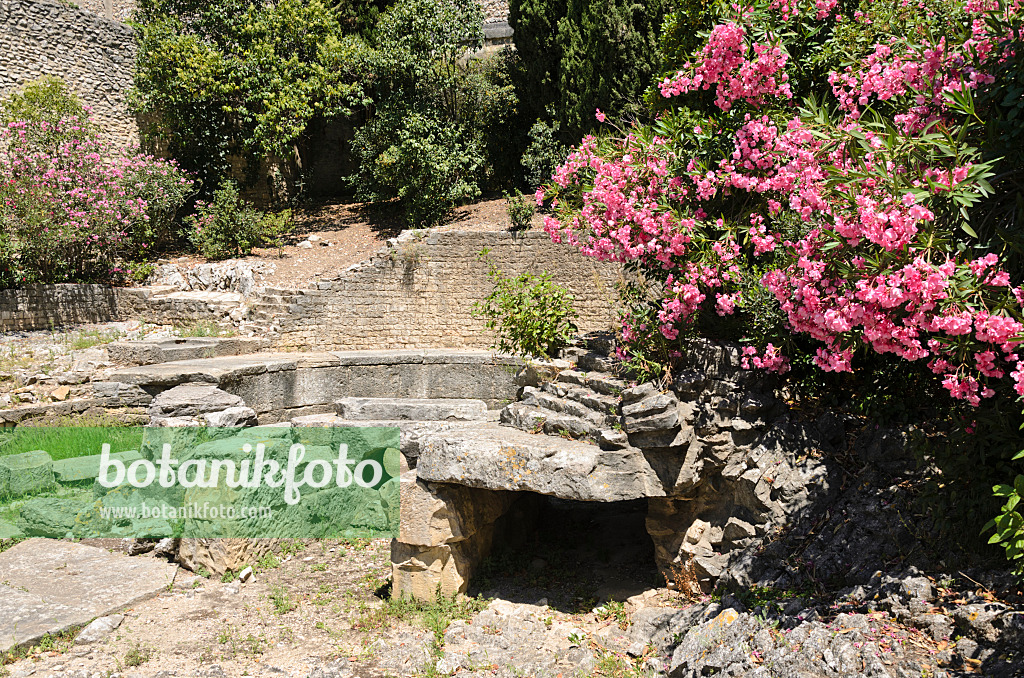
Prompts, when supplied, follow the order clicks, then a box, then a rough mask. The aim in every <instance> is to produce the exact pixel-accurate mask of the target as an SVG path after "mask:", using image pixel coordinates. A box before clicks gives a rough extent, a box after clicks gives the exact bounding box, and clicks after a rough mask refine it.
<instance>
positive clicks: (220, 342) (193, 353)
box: [106, 337, 270, 365]
mask: <svg viewBox="0 0 1024 678" xmlns="http://www.w3.org/2000/svg"><path fill="white" fill-rule="evenodd" d="M269 346H270V342H269V341H268V340H267V339H264V338H262V337H182V338H175V339H155V340H151V341H115V342H114V343H112V344H107V347H106V348H107V355H109V356H110V359H111V360H112V361H114V362H115V363H120V364H124V365H154V364H157V363H167V362H173V361H175V360H201V359H203V358H217V357H221V356H228V355H245V354H250V353H258V352H259V351H262V350H264V349H266V348H268V347H269Z"/></svg>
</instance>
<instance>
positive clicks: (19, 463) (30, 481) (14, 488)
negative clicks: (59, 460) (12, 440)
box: [0, 450, 56, 496]
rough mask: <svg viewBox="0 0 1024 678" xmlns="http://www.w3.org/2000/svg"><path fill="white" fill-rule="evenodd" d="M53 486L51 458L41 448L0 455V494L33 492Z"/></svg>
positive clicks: (54, 483) (54, 482)
mask: <svg viewBox="0 0 1024 678" xmlns="http://www.w3.org/2000/svg"><path fill="white" fill-rule="evenodd" d="M54 487H56V480H55V479H54V476H53V460H52V459H51V458H50V455H49V454H47V453H46V452H44V451H43V450H36V451H34V452H24V453H22V454H11V455H7V456H4V457H0V496H3V495H14V496H18V495H23V494H35V493H38V492H43V491H45V490H50V489H53V488H54Z"/></svg>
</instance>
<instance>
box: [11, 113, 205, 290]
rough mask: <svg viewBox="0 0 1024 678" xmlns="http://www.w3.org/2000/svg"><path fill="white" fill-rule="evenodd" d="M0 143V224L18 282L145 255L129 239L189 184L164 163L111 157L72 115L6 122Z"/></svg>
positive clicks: (79, 273)
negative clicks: (57, 120)
mask: <svg viewBox="0 0 1024 678" xmlns="http://www.w3.org/2000/svg"><path fill="white" fill-rule="evenodd" d="M0 148H2V149H3V151H2V152H0V227H2V228H3V230H4V236H5V237H6V238H7V240H8V241H9V242H10V243H11V246H12V248H13V252H14V253H15V256H14V259H13V262H14V263H15V264H16V268H17V269H18V270H17V275H18V277H19V279H20V280H26V281H31V280H41V281H51V282H52V281H60V280H87V279H101V278H105V277H107V276H109V275H111V274H113V273H116V272H124V271H125V270H126V269H125V268H124V267H123V265H122V264H123V262H125V261H139V260H142V259H145V258H146V256H147V255H146V252H145V250H146V249H147V248H148V247H149V245H150V243H149V242H147V241H145V240H143V239H139V238H137V237H136V236H137V235H138V234H139V233H140V232H142V231H145V229H146V228H147V225H148V223H149V222H150V220H151V214H152V213H154V208H158V207H159V208H168V207H172V204H173V207H172V212H173V208H176V207H177V203H179V202H180V199H181V198H182V197H183V196H184V194H185V193H186V192H187V191H188V190H189V189H190V188H191V186H192V182H191V181H190V180H188V179H187V178H186V177H185V176H184V174H183V173H182V172H181V170H180V169H178V168H177V167H176V166H175V165H173V164H172V163H169V162H167V161H164V160H160V159H157V158H154V157H152V156H145V155H137V156H131V157H117V156H115V157H110V156H109V155H108V154H107V153H106V152H105V149H104V148H103V146H102V144H101V143H100V142H99V141H98V140H97V139H96V138H95V137H94V136H92V134H91V132H90V129H89V128H88V126H87V125H85V124H84V122H83V121H80V120H78V119H76V118H70V119H66V120H64V121H62V122H60V123H58V124H56V125H54V124H48V123H46V122H36V123H31V122H14V123H10V124H9V125H8V126H7V127H6V128H4V129H0ZM140 250H141V251H140ZM7 265H8V266H10V265H11V262H7Z"/></svg>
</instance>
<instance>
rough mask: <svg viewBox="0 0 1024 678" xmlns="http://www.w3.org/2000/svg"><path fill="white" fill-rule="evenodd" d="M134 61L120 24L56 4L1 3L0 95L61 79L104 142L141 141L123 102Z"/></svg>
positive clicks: (39, 0) (128, 34)
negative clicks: (52, 78)
mask: <svg viewBox="0 0 1024 678" xmlns="http://www.w3.org/2000/svg"><path fill="white" fill-rule="evenodd" d="M94 1H95V0H94ZM99 2H101V3H102V2H103V0H99ZM134 62H135V41H134V38H133V36H132V29H131V28H129V27H128V26H126V25H125V24H123V23H120V22H118V21H111V20H109V19H105V18H103V17H101V16H97V15H96V14H94V13H92V12H90V11H85V10H81V9H78V8H76V7H74V6H71V5H70V4H63V3H60V2H48V1H45V0H0V97H2V96H5V95H7V94H8V93H10V92H11V91H13V90H15V89H16V88H18V87H20V86H22V85H24V84H25V83H27V82H30V81H32V80H35V79H37V78H39V77H41V76H44V75H52V76H57V77H60V78H63V79H64V80H65V81H66V82H67V83H68V85H69V86H70V87H71V88H72V89H73V90H74V91H75V92H76V93H77V94H78V95H79V96H80V97H81V99H82V101H83V102H84V103H85V104H86V105H88V106H89V107H91V108H92V115H93V119H94V120H95V121H96V122H97V123H98V124H99V126H100V129H101V135H102V137H103V139H104V140H105V141H107V142H109V143H110V144H112V145H113V146H114V147H116V148H129V147H131V146H133V145H136V144H137V143H138V137H139V133H138V126H137V125H136V123H135V120H134V118H133V117H132V116H131V115H130V114H129V113H128V103H127V97H128V88H129V87H130V86H131V83H132V69H133V67H134Z"/></svg>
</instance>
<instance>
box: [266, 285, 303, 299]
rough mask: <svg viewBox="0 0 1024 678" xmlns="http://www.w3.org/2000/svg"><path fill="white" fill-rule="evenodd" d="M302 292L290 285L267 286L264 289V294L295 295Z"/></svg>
mask: <svg viewBox="0 0 1024 678" xmlns="http://www.w3.org/2000/svg"><path fill="white" fill-rule="evenodd" d="M298 294H302V290H297V289H294V288H288V287H265V288H264V289H263V296H265V297H266V296H275V295H276V296H295V295H298Z"/></svg>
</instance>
